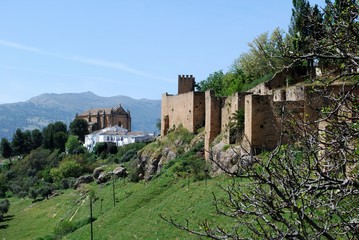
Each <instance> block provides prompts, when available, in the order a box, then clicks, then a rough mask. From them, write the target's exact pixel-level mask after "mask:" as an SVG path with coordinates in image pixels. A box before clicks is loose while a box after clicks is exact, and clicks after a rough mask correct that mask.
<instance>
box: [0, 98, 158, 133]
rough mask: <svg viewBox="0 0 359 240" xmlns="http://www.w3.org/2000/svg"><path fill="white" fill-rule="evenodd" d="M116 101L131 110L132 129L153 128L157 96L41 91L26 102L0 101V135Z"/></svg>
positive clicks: (69, 119) (115, 103) (151, 130)
mask: <svg viewBox="0 0 359 240" xmlns="http://www.w3.org/2000/svg"><path fill="white" fill-rule="evenodd" d="M120 104H121V106H122V107H123V108H124V109H125V110H129V111H130V112H131V117H132V131H146V132H154V131H156V121H157V120H158V119H159V118H160V114H161V101H160V100H148V99H139V100H138V99H133V98H130V97H126V96H114V97H100V96H97V95H95V94H94V93H92V92H85V93H63V94H53V93H51V94H48V93H45V94H41V95H39V96H37V97H33V98H31V99H30V100H28V101H26V102H19V103H10V104H0V138H3V137H6V138H8V139H10V138H12V134H13V133H14V132H15V131H16V129H17V128H20V129H22V130H27V129H30V130H31V129H34V128H39V129H42V128H43V127H45V126H47V125H48V124H49V123H51V122H55V121H63V122H65V123H66V124H67V125H69V123H70V122H71V121H72V120H73V119H74V118H75V116H76V113H82V112H84V111H86V110H89V109H91V108H102V107H103V108H107V107H115V106H118V105H120Z"/></svg>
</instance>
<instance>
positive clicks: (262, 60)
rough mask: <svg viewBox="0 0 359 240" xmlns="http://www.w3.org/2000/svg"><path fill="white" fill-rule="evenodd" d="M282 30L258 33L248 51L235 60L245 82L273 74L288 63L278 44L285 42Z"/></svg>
mask: <svg viewBox="0 0 359 240" xmlns="http://www.w3.org/2000/svg"><path fill="white" fill-rule="evenodd" d="M285 41H286V39H285V37H284V33H283V31H281V30H280V29H278V28H277V29H275V30H274V31H273V32H272V33H271V34H269V33H268V32H266V33H262V34H260V35H259V36H258V37H257V38H255V39H254V40H253V41H252V42H251V43H249V44H248V45H249V51H248V52H247V53H243V54H241V55H240V57H239V58H238V59H237V60H236V61H235V65H236V67H237V68H238V69H242V71H243V74H244V76H246V78H245V79H246V82H247V83H250V82H253V81H255V80H257V79H260V78H263V77H265V76H267V75H273V74H274V73H275V72H276V71H278V70H279V69H281V68H283V66H285V65H286V64H287V63H288V61H289V60H288V58H285V57H280V58H276V57H275V56H282V54H281V51H282V49H281V48H280V47H279V45H280V44H282V43H285Z"/></svg>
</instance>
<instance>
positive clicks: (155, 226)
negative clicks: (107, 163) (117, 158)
mask: <svg viewBox="0 0 359 240" xmlns="http://www.w3.org/2000/svg"><path fill="white" fill-rule="evenodd" d="M227 181H228V179H225V178H223V177H217V178H214V179H210V180H208V181H207V184H206V182H205V180H203V181H197V182H192V181H191V182H190V185H189V187H188V180H187V179H182V178H176V177H173V175H172V176H170V174H169V175H165V174H163V175H161V176H160V177H158V178H156V179H154V180H153V181H150V182H148V183H147V184H146V183H144V182H140V183H129V182H124V181H123V180H120V179H118V180H117V181H116V182H115V196H116V202H115V206H114V203H113V188H112V182H110V183H108V184H107V185H106V186H100V185H96V184H95V183H93V184H91V185H90V186H88V188H91V189H92V190H93V191H94V192H95V199H96V200H95V202H94V203H93V216H94V217H95V218H96V220H95V221H94V222H93V233H94V239H198V237H197V236H192V235H189V234H188V233H186V232H183V231H180V230H178V229H176V228H174V227H172V226H171V225H169V224H168V223H166V222H165V221H163V220H162V219H161V218H160V217H159V215H160V214H162V215H164V216H167V217H169V216H171V217H173V218H174V219H177V220H180V221H181V222H182V223H184V221H185V219H190V220H191V222H190V224H191V225H192V226H193V227H196V228H197V229H198V223H199V222H202V221H203V220H208V221H209V222H213V223H214V224H215V223H224V222H225V220H224V219H223V218H221V217H218V216H217V215H216V214H215V211H214V207H213V206H212V200H213V197H212V192H215V193H219V192H220V190H219V188H218V186H217V184H218V183H219V182H227ZM219 194H220V193H219ZM10 200H11V206H10V211H9V213H8V215H7V218H6V221H5V222H2V223H0V238H1V239H6V240H12V239H51V238H49V236H50V235H53V234H54V229H59V227H58V226H59V224H61V223H64V222H66V223H70V224H71V225H76V224H78V225H79V224H80V226H81V225H82V227H80V228H78V229H77V230H76V231H74V232H71V233H68V234H66V235H64V237H63V239H76V240H77V239H90V224H84V222H85V223H86V221H87V220H88V218H89V214H90V207H89V206H90V204H89V197H88V195H87V194H81V191H73V190H67V191H64V192H63V194H60V195H59V196H56V197H54V198H51V199H49V200H43V201H40V202H36V203H32V202H31V200H29V199H18V198H12V199H10ZM101 205H102V206H101Z"/></svg>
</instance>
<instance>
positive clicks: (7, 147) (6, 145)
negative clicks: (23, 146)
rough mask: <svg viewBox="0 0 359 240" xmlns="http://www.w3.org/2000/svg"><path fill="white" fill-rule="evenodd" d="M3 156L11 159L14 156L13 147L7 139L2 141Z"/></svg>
mask: <svg viewBox="0 0 359 240" xmlns="http://www.w3.org/2000/svg"><path fill="white" fill-rule="evenodd" d="M0 149H1V156H3V157H4V158H10V157H11V156H12V147H11V144H10V142H9V140H7V139H6V138H2V139H1V148H0Z"/></svg>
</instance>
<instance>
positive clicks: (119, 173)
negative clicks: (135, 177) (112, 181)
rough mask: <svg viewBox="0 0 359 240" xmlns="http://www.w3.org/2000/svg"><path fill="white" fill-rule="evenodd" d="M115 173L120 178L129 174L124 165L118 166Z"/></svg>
mask: <svg viewBox="0 0 359 240" xmlns="http://www.w3.org/2000/svg"><path fill="white" fill-rule="evenodd" d="M112 173H113V174H115V175H116V176H117V177H119V178H124V177H126V176H127V171H126V168H124V167H121V166H120V167H117V168H115V169H114V170H113V171H112Z"/></svg>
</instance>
